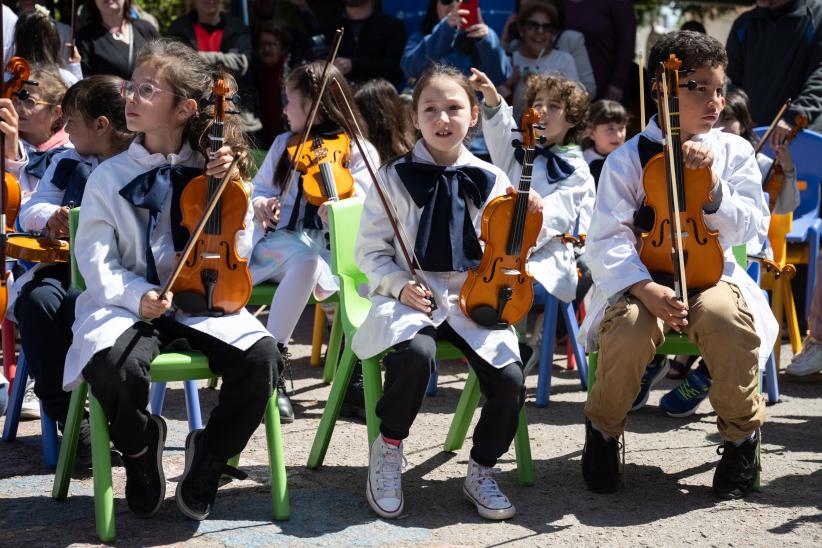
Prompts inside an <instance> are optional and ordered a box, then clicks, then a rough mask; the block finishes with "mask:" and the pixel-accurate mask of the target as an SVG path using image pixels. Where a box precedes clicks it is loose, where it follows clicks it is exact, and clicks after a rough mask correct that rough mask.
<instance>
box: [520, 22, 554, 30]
mask: <svg viewBox="0 0 822 548" xmlns="http://www.w3.org/2000/svg"><path fill="white" fill-rule="evenodd" d="M525 30H527V31H530V32H538V31H542V32H545V33H550V32H554V31H555V30H557V26H556V25H555V24H553V23H537V22H536V21H526V22H525Z"/></svg>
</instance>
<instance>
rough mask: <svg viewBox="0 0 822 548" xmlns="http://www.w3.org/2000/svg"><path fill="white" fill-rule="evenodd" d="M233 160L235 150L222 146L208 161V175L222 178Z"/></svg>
mask: <svg viewBox="0 0 822 548" xmlns="http://www.w3.org/2000/svg"><path fill="white" fill-rule="evenodd" d="M233 160H234V152H232V150H231V147H230V146H223V147H220V148H219V149H218V150H217V152H215V153H214V155H213V156H212V157H211V159H210V160H209V161H208V162H207V163H206V175H209V176H211V177H217V178H219V179H222V178H223V177H225V173H226V171H228V167H229V166H230V165H231V162H232V161H233Z"/></svg>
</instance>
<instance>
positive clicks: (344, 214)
mask: <svg viewBox="0 0 822 548" xmlns="http://www.w3.org/2000/svg"><path fill="white" fill-rule="evenodd" d="M364 201H365V200H364V199H363V198H360V197H357V198H348V199H346V200H340V201H338V202H333V203H332V204H331V205H330V206H329V208H328V224H329V233H330V240H331V270H332V272H334V274H337V275H340V274H342V275H346V276H348V277H350V278H353V279H355V280H359V279H362V280H364V279H365V275H364V274H363V273H362V272H360V268H359V267H358V266H357V262H356V260H355V259H354V246H355V245H356V243H357V232H358V229H359V226H360V217H361V216H362V208H363V203H364Z"/></svg>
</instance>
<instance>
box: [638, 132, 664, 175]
mask: <svg viewBox="0 0 822 548" xmlns="http://www.w3.org/2000/svg"><path fill="white" fill-rule="evenodd" d="M636 147H637V152H639V164H640V165H641V166H642V168H643V169H644V168H645V166H646V165H647V164H648V162H649V161H650V160H651V158H653V157H654V156H656V155H657V154H662V150H663V148H662V143H657V142H656V141H651V140H650V139H648V138H647V137H645V136H644V135H640V136H639V142H638V143H637V145H636Z"/></svg>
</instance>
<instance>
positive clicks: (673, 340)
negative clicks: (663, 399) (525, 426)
mask: <svg viewBox="0 0 822 548" xmlns="http://www.w3.org/2000/svg"><path fill="white" fill-rule="evenodd" d="M733 252H734V258H735V259H736V262H737V263H738V264H740V265H743V267H744V265H745V264H746V263H747V261H748V258H747V253H746V252H747V250H746V247H745V245H737V246H734V248H733ZM656 355H657V356H660V355H674V356H699V348H698V347H697V346H696V345H695V344H694V343H692V342H691V341H690V340H689V339H688V336H687V335H684V334H680V333H668V334H667V335H665V341H664V342H663V343H662V344H661V345H660V346H659V348H657V349H656ZM598 358H599V352H598V351H596V350H594V351H592V352H589V353H588V395H589V396H590V394H591V391H592V390H593V388H594V383H595V382H596V379H597V374H596V373H597V360H598ZM761 380H762V376H761V375H760V384H759V392H760V393H762V383H761ZM759 471H760V459H759V451H758V450H757V453H756V479H755V480H754V489H755V490H756V491H759Z"/></svg>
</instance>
